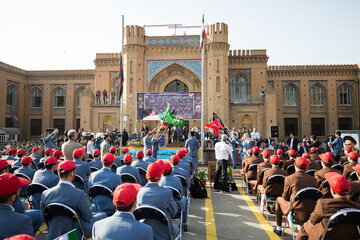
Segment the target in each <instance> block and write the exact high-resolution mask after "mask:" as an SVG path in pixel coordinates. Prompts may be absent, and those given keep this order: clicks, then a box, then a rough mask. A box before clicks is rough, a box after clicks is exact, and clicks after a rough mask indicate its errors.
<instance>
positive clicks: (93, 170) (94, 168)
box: [90, 167, 99, 172]
mask: <svg viewBox="0 0 360 240" xmlns="http://www.w3.org/2000/svg"><path fill="white" fill-rule="evenodd" d="M90 170H91V172H96V171H99V169H98V168H96V167H90Z"/></svg>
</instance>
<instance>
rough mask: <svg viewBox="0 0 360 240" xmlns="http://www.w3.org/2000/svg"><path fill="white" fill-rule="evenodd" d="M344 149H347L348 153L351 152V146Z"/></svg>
mask: <svg viewBox="0 0 360 240" xmlns="http://www.w3.org/2000/svg"><path fill="white" fill-rule="evenodd" d="M344 151H347V152H348V153H350V152H352V148H351V147H346V148H345V149H344Z"/></svg>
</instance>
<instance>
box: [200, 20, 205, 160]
mask: <svg viewBox="0 0 360 240" xmlns="http://www.w3.org/2000/svg"><path fill="white" fill-rule="evenodd" d="M203 31H204V14H203V15H202V29H201V36H200V41H201V37H202V36H203ZM204 58H205V39H204V43H203V46H202V49H201V164H205V159H204V135H205V132H204V105H205V104H204V85H205V80H204V76H205V73H204Z"/></svg>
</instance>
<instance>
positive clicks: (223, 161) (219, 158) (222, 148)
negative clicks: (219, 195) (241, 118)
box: [214, 134, 232, 192]
mask: <svg viewBox="0 0 360 240" xmlns="http://www.w3.org/2000/svg"><path fill="white" fill-rule="evenodd" d="M227 140H228V137H227V135H225V134H224V135H222V136H221V141H220V142H218V143H216V144H215V158H216V172H215V179H214V190H215V191H220V187H221V190H222V191H223V192H229V190H227V188H226V181H227V179H226V175H227V167H228V160H229V157H230V156H231V153H232V151H231V147H230V146H229V145H228V144H227V143H226V141H227ZM221 171H222V184H221V186H220V187H219V183H218V181H219V176H220V172H221Z"/></svg>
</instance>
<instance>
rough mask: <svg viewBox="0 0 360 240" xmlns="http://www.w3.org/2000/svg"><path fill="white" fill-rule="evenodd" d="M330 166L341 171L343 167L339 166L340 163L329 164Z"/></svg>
mask: <svg viewBox="0 0 360 240" xmlns="http://www.w3.org/2000/svg"><path fill="white" fill-rule="evenodd" d="M331 168H333V169H336V170H338V171H340V172H341V173H342V172H343V171H344V167H343V166H341V165H340V164H334V165H332V166H331Z"/></svg>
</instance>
